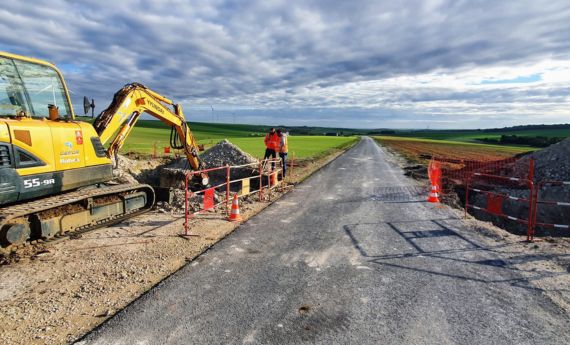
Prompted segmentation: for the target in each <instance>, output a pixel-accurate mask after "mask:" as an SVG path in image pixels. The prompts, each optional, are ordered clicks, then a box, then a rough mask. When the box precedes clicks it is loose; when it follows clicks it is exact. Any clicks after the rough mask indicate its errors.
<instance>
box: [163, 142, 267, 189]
mask: <svg viewBox="0 0 570 345" xmlns="http://www.w3.org/2000/svg"><path fill="white" fill-rule="evenodd" d="M200 159H201V160H202V162H204V166H205V168H216V167H222V166H225V165H231V166H235V165H244V164H251V163H258V162H259V161H258V160H257V159H255V157H253V156H252V155H250V154H249V153H247V152H244V151H242V150H241V149H240V148H239V147H237V146H236V145H234V144H232V143H231V142H229V141H228V140H226V139H224V140H222V141H220V142H219V143H217V144H216V145H214V146H212V147H211V148H210V149H208V150H207V151H206V152H204V153H203V154H201V155H200ZM188 169H189V164H188V160H187V159H186V158H181V159H177V160H175V161H173V162H172V163H171V164H169V165H168V166H167V167H166V168H165V169H163V170H162V172H161V176H160V185H161V186H162V187H174V188H183V186H184V172H185V171H186V170H188ZM256 171H257V167H256V166H253V167H244V168H238V169H232V173H231V177H230V178H231V179H232V180H234V179H240V178H244V177H249V176H253V175H255V174H256ZM208 175H209V177H210V185H217V184H219V183H222V182H224V181H225V176H226V171H225V170H220V171H213V172H210V173H209V174H208Z"/></svg>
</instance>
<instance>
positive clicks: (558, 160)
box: [519, 138, 570, 183]
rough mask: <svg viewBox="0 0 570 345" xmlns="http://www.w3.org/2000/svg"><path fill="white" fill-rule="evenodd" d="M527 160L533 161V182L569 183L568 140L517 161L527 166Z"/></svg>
mask: <svg viewBox="0 0 570 345" xmlns="http://www.w3.org/2000/svg"><path fill="white" fill-rule="evenodd" d="M529 159H534V172H535V173H534V176H535V177H534V182H535V183H536V182H539V181H543V180H557V181H570V138H568V139H565V140H563V141H561V142H559V143H556V144H554V145H551V146H549V147H547V148H545V149H543V150H539V151H535V152H533V153H531V154H529V155H526V156H524V157H523V158H521V159H520V160H519V162H520V163H521V165H524V166H528V161H529Z"/></svg>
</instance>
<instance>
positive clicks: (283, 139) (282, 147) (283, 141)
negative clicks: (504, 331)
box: [279, 134, 289, 153]
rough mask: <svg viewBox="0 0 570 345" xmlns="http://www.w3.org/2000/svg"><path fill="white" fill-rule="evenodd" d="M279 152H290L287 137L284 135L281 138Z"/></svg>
mask: <svg viewBox="0 0 570 345" xmlns="http://www.w3.org/2000/svg"><path fill="white" fill-rule="evenodd" d="M279 152H281V153H287V152H289V147H288V146H287V135H285V134H283V135H282V136H281V143H280V145H279Z"/></svg>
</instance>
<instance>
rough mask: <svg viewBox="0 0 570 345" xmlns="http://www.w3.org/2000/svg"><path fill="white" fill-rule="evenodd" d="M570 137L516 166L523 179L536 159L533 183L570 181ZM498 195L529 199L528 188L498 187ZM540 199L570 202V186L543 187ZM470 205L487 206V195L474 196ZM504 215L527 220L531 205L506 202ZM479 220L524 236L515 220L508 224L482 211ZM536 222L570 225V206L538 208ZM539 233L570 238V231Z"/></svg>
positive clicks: (496, 190) (545, 230) (534, 154)
mask: <svg viewBox="0 0 570 345" xmlns="http://www.w3.org/2000/svg"><path fill="white" fill-rule="evenodd" d="M569 158H570V138H568V139H565V140H563V141H561V142H559V143H557V144H554V145H551V146H549V147H547V148H545V149H543V150H539V151H535V152H533V153H531V154H528V155H525V156H524V157H522V158H520V159H519V160H518V161H517V162H516V163H515V165H516V169H515V173H516V171H517V170H520V173H521V174H520V176H525V175H526V174H523V173H526V170H528V165H529V160H530V159H534V166H535V170H534V183H535V184H538V183H539V182H540V181H546V180H555V181H570V161H569ZM494 191H495V192H498V193H503V194H507V195H510V196H515V197H522V198H528V197H529V194H528V190H527V189H526V188H523V187H520V188H505V187H503V188H495V189H494ZM539 195H540V199H541V200H548V201H561V202H570V186H569V185H562V186H554V187H553V186H543V187H542V188H541V189H540V191H539ZM469 199H470V203H471V204H475V205H477V206H480V207H485V205H486V196H485V195H482V194H475V195H472V196H471V197H470V198H469ZM503 212H504V213H505V214H507V215H510V216H513V217H517V218H521V219H527V218H528V206H527V205H526V204H525V203H521V202H513V201H510V200H508V199H507V200H505V201H504V202H503ZM474 213H475V216H476V217H477V218H478V219H482V220H488V221H492V222H493V223H495V225H498V226H499V227H502V228H504V229H507V230H509V231H511V232H514V233H524V231H526V229H525V228H524V226H521V225H517V224H516V223H514V222H512V221H507V220H505V219H503V218H500V217H495V216H490V215H487V214H484V213H483V212H474ZM537 222H539V223H555V224H565V225H570V207H568V206H548V205H543V204H540V205H539V207H538V209H537ZM536 230H537V234H538V235H539V236H540V235H552V236H566V237H567V236H570V231H568V230H566V229H564V230H557V229H549V228H542V227H541V228H537V229H536Z"/></svg>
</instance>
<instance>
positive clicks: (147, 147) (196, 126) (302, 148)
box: [121, 120, 357, 158]
mask: <svg viewBox="0 0 570 345" xmlns="http://www.w3.org/2000/svg"><path fill="white" fill-rule="evenodd" d="M190 128H191V130H192V133H193V134H194V136H195V137H196V139H197V140H198V142H199V143H200V144H204V146H205V147H206V149H207V148H209V147H211V146H212V145H215V144H216V143H217V142H218V141H220V140H222V139H228V140H229V141H230V142H232V143H233V144H235V145H237V146H239V147H240V148H241V149H242V150H244V151H246V152H248V153H249V154H251V155H253V156H255V157H262V156H263V154H264V152H265V145H264V143H263V138H264V136H265V133H266V131H267V130H268V129H269V126H256V125H233V124H207V123H190ZM169 139H170V127H168V126H166V125H165V124H163V123H162V122H159V121H153V120H140V121H139V122H137V125H136V126H135V128H134V129H133V131H132V132H131V134H130V136H129V137H128V138H127V140H126V142H125V145H124V146H123V147H122V149H121V152H122V153H126V152H137V153H147V154H149V153H153V151H154V150H155V147H156V152H157V154H158V155H161V154H162V152H163V150H164V147H167V146H169ZM355 140H357V137H355V136H353V137H329V136H297V135H291V136H290V137H289V156H295V157H296V158H311V157H317V156H319V155H321V154H323V153H325V152H326V151H328V150H330V149H333V148H341V147H344V146H346V145H350V144H351V143H353V142H354V141H355Z"/></svg>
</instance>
